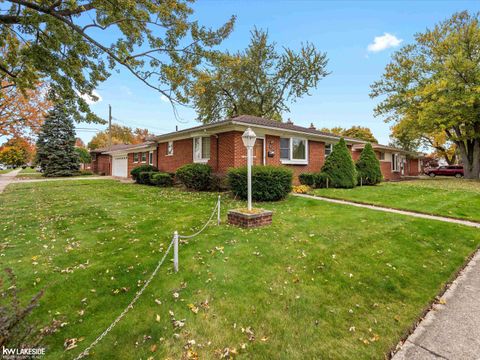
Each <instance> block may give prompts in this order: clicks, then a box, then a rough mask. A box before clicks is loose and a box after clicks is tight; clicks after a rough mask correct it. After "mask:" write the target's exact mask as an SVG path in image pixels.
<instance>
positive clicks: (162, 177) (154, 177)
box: [150, 172, 173, 187]
mask: <svg viewBox="0 0 480 360" xmlns="http://www.w3.org/2000/svg"><path fill="white" fill-rule="evenodd" d="M150 183H151V184H152V185H156V186H161V187H169V186H173V177H172V176H171V175H170V174H168V173H162V172H153V173H150Z"/></svg>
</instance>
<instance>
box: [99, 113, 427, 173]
mask: <svg viewBox="0 0 480 360" xmlns="http://www.w3.org/2000/svg"><path fill="white" fill-rule="evenodd" d="M248 127H250V128H252V130H253V131H254V132H255V134H256V135H257V141H256V144H255V148H254V164H255V165H276V166H281V165H282V166H287V167H289V168H291V169H292V170H293V172H294V174H295V175H296V176H297V175H299V174H301V173H304V172H318V171H320V169H321V168H322V166H323V164H324V162H325V158H326V157H327V156H328V155H329V154H330V152H331V151H332V146H333V144H335V143H336V142H338V140H339V139H340V137H339V136H337V135H334V134H330V133H325V132H322V131H318V130H316V129H315V128H314V127H313V125H312V126H311V127H309V128H306V127H302V126H297V125H294V124H293V123H292V122H290V121H288V122H278V121H274V120H268V119H263V118H259V117H254V116H248V115H242V116H238V117H235V118H232V119H227V120H223V121H219V122H216V123H212V124H207V125H201V126H197V127H192V128H189V129H185V130H180V131H175V132H172V133H168V134H164V135H159V136H157V137H155V138H154V139H152V140H151V141H149V142H146V143H143V144H138V145H115V146H112V148H111V149H110V150H108V149H98V150H95V158H94V160H93V164H92V169H93V171H94V172H95V173H104V174H107V175H113V176H119V177H127V176H130V171H131V169H133V168H135V167H136V166H139V165H143V164H151V165H155V166H156V167H158V169H159V170H160V171H165V172H175V171H176V169H178V168H179V167H180V166H182V165H185V164H188V163H204V164H208V165H210V167H211V168H212V171H213V172H215V173H225V172H226V171H227V169H228V168H230V167H238V166H243V165H246V148H245V147H244V145H243V142H242V134H243V132H244V131H245V129H247V128H248ZM345 141H346V142H347V146H348V147H349V148H350V149H351V151H352V157H353V158H354V159H356V158H357V157H358V156H359V154H360V152H361V149H362V148H363V146H364V145H365V141H363V140H358V139H352V138H345ZM374 149H375V151H376V152H377V154H378V156H379V159H380V161H381V163H382V172H383V174H384V177H385V179H387V180H390V179H397V178H400V177H401V176H402V175H403V176H406V175H418V173H419V171H420V170H421V169H420V167H419V166H418V165H417V167H415V166H414V165H411V166H404V165H402V166H401V164H404V163H403V161H404V160H405V164H407V163H408V162H409V161H410V160H408V161H407V159H410V158H412V159H413V157H414V156H415V154H407V153H405V152H403V151H401V150H398V149H394V148H389V147H386V146H382V145H378V144H374ZM382 154H383V155H382ZM407 155H408V157H407ZM412 161H413V160H412ZM415 161H417V163H416V164H418V159H417V158H415ZM107 164H108V166H107ZM412 164H413V162H412ZM410 169H413V170H415V171H412V172H411V171H410Z"/></svg>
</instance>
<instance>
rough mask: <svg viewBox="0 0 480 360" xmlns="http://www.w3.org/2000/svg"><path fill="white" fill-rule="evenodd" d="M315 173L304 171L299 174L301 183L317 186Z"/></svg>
mask: <svg viewBox="0 0 480 360" xmlns="http://www.w3.org/2000/svg"><path fill="white" fill-rule="evenodd" d="M316 175H317V174H315V173H303V174H300V175H298V181H300V184H302V185H307V186H312V187H313V186H315V176H316Z"/></svg>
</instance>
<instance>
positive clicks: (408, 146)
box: [390, 117, 458, 165]
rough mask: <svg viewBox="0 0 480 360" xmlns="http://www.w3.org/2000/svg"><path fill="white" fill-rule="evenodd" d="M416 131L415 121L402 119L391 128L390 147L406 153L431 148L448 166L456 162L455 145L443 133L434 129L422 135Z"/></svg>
mask: <svg viewBox="0 0 480 360" xmlns="http://www.w3.org/2000/svg"><path fill="white" fill-rule="evenodd" d="M418 130H419V129H418V127H417V124H416V122H415V121H409V119H408V118H407V117H405V118H403V119H402V120H401V121H399V122H397V123H396V124H395V125H394V126H392V134H391V136H390V139H391V145H393V146H395V147H400V148H402V149H404V150H407V151H418V150H419V149H425V150H428V149H431V148H433V149H434V150H435V154H436V156H438V157H440V158H443V159H445V161H446V162H447V163H448V164H450V165H452V164H455V163H456V162H457V160H458V159H457V145H455V143H453V142H452V141H450V140H448V139H447V136H446V134H445V131H443V130H441V129H436V130H435V131H434V132H432V133H424V132H419V131H418Z"/></svg>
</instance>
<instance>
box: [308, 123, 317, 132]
mask: <svg viewBox="0 0 480 360" xmlns="http://www.w3.org/2000/svg"><path fill="white" fill-rule="evenodd" d="M309 129H312V130H317V128H316V127H315V125H313V123H310V127H309Z"/></svg>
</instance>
